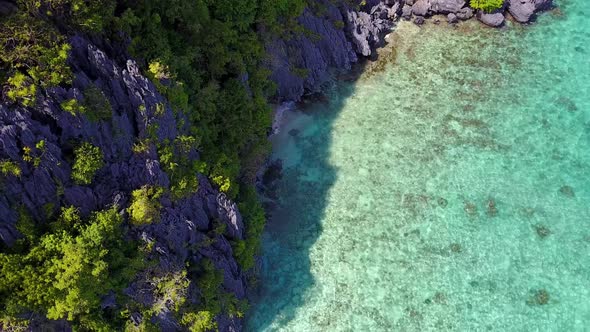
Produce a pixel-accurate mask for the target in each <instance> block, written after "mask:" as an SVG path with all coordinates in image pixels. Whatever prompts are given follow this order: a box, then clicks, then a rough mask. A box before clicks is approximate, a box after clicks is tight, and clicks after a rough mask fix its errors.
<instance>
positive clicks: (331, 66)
mask: <svg viewBox="0 0 590 332" xmlns="http://www.w3.org/2000/svg"><path fill="white" fill-rule="evenodd" d="M318 2H320V3H321V6H322V8H324V10H323V11H322V12H321V13H314V12H313V11H312V10H311V9H306V10H305V12H304V13H303V15H301V16H300V17H299V19H298V22H299V23H300V24H301V25H302V26H303V28H304V29H305V31H306V33H304V34H301V35H299V36H296V37H293V38H290V39H283V38H279V37H277V38H274V39H272V40H270V41H269V42H268V43H267V45H266V51H267V53H268V54H269V58H270V60H269V61H268V64H267V66H268V68H269V69H270V70H271V72H272V75H271V77H270V78H271V79H272V80H273V81H274V82H275V83H276V84H277V87H278V91H277V96H276V100H275V101H276V102H277V103H280V102H284V101H299V100H301V99H302V98H303V97H304V96H306V95H308V94H313V93H315V92H318V91H320V90H321V88H322V85H323V84H325V83H326V82H328V81H329V80H330V79H331V78H332V77H333V76H334V75H333V72H334V71H348V70H350V69H351V68H352V65H353V64H355V63H357V62H358V61H359V60H360V59H363V58H372V57H375V56H376V52H375V50H376V48H378V47H379V46H381V45H383V43H384V39H383V37H384V36H385V35H386V34H387V33H388V32H391V30H392V29H393V28H394V27H395V25H396V23H397V22H398V21H399V20H402V19H403V20H412V21H413V22H414V23H416V24H418V25H420V24H422V23H424V22H425V20H426V19H428V18H431V17H433V16H436V17H437V18H436V20H440V19H439V18H438V17H439V15H446V19H447V22H448V23H449V24H457V23H459V22H460V21H464V20H469V19H474V18H475V19H478V20H479V21H481V22H482V23H483V24H486V25H488V26H491V27H502V26H503V25H504V24H505V21H506V18H507V17H508V16H511V17H513V18H514V20H515V21H517V22H519V23H523V24H526V23H530V22H533V21H534V20H535V17H536V15H537V13H539V12H541V11H544V10H548V9H551V8H552V7H553V1H552V0H505V2H504V5H503V6H502V7H501V8H500V9H499V10H497V11H495V12H492V13H485V12H482V11H475V10H473V9H472V8H471V7H469V5H468V1H465V0H368V1H363V2H364V3H365V4H364V5H360V3H361V1H356V3H359V5H357V6H352V5H350V4H349V2H347V1H339V2H336V3H333V1H328V0H320V1H318Z"/></svg>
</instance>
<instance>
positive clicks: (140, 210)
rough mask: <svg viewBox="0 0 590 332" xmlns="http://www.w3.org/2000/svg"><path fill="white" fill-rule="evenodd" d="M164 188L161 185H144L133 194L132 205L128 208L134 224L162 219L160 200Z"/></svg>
mask: <svg viewBox="0 0 590 332" xmlns="http://www.w3.org/2000/svg"><path fill="white" fill-rule="evenodd" d="M163 192H164V190H163V189H162V188H160V187H151V186H143V187H141V188H140V189H137V190H134V191H133V193H132V194H131V196H132V197H131V205H129V208H128V209H127V212H129V218H130V221H131V223H133V224H134V225H137V226H140V225H146V224H151V223H154V222H158V221H160V207H161V205H160V202H159V198H160V196H162V194H163Z"/></svg>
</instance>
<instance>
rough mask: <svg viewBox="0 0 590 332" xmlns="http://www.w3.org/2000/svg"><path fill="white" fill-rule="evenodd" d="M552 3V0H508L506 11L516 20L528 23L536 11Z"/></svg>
mask: <svg viewBox="0 0 590 332" xmlns="http://www.w3.org/2000/svg"><path fill="white" fill-rule="evenodd" d="M552 5H553V1H552V0H509V1H508V11H509V12H510V15H512V17H514V19H515V20H516V21H518V22H520V23H528V22H530V21H531V20H532V19H534V17H535V14H536V13H537V12H539V11H541V10H547V9H549V8H550V7H551V6H552Z"/></svg>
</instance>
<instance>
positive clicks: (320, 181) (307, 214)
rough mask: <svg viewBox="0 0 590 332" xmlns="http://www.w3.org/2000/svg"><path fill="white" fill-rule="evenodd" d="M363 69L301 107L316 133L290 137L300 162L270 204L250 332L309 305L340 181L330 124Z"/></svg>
mask: <svg viewBox="0 0 590 332" xmlns="http://www.w3.org/2000/svg"><path fill="white" fill-rule="evenodd" d="M365 66H366V62H364V63H359V64H357V65H356V66H355V67H354V68H353V71H352V72H348V73H346V74H343V75H342V76H341V77H340V80H339V82H337V83H335V84H334V86H332V87H331V88H329V89H327V90H328V91H327V92H326V94H325V95H324V96H315V97H312V98H309V99H308V101H307V102H304V103H302V104H301V105H299V106H300V107H298V111H297V112H303V113H305V114H306V115H309V116H311V117H312V122H311V123H312V124H313V126H314V127H316V131H314V133H313V135H309V136H305V137H303V136H304V135H305V133H304V132H303V130H304V129H305V128H303V130H300V131H297V130H292V131H291V132H290V133H289V135H290V137H289V140H291V142H292V143H294V144H295V145H296V146H297V149H298V150H299V151H300V153H301V159H300V160H299V162H298V163H297V164H296V165H294V166H291V167H289V166H288V165H287V166H286V167H285V168H284V169H283V174H282V177H281V179H279V180H277V182H276V186H275V188H274V190H273V191H274V192H273V193H272V194H271V196H274V197H278V200H277V201H278V202H277V203H276V204H269V205H268V206H267V215H268V216H269V220H268V223H267V226H266V231H265V235H264V238H263V254H262V269H261V271H260V279H259V283H258V285H257V286H256V289H255V290H254V291H253V293H254V294H251V297H252V301H251V310H250V312H249V313H248V314H247V316H246V317H247V320H246V324H245V326H246V328H245V330H246V331H256V332H258V331H267V330H270V331H272V330H276V328H275V327H273V328H272V329H271V325H272V324H273V323H274V324H276V325H275V326H277V327H278V328H279V329H280V327H282V326H285V325H286V324H288V323H289V322H290V321H291V320H292V319H293V318H294V317H295V316H296V314H297V311H298V310H299V309H300V308H301V307H303V306H305V298H306V293H307V292H308V291H310V290H311V289H312V287H313V285H314V283H315V281H314V277H313V275H312V274H311V262H310V258H309V254H310V248H311V247H312V246H313V245H314V244H315V242H316V240H317V239H318V237H319V236H320V235H321V233H322V225H321V221H322V219H323V218H324V214H325V209H326V206H327V196H328V192H329V190H330V188H331V187H332V186H333V184H334V183H335V182H336V180H337V178H338V170H337V169H335V168H334V166H332V165H330V162H329V160H328V158H329V157H330V149H331V145H332V126H333V123H334V121H335V119H337V118H338V116H339V114H340V111H341V110H342V108H343V107H344V104H345V102H346V100H347V99H348V98H349V97H350V96H352V95H353V94H354V92H355V82H356V80H357V79H358V77H359V76H360V74H361V73H362V72H363V70H364V68H365ZM300 129H301V128H300ZM310 179H313V181H310ZM318 328H319V326H318Z"/></svg>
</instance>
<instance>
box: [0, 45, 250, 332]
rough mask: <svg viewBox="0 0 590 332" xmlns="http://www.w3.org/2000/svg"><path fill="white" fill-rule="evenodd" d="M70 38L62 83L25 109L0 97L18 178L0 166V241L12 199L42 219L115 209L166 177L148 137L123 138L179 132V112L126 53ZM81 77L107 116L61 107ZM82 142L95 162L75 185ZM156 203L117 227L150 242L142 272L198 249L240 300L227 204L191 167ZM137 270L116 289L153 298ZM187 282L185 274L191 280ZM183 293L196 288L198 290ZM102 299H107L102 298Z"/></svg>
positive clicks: (9, 222) (198, 257)
mask: <svg viewBox="0 0 590 332" xmlns="http://www.w3.org/2000/svg"><path fill="white" fill-rule="evenodd" d="M70 44H71V46H72V51H71V54H70V56H69V59H68V61H69V63H70V65H71V67H72V71H73V73H74V76H75V77H74V80H73V85H72V87H70V88H68V89H65V88H60V87H58V88H53V89H49V90H47V91H45V92H46V93H44V94H39V96H38V97H37V98H38V103H37V105H38V106H36V107H35V108H34V109H31V108H23V107H21V106H18V105H13V104H6V103H0V161H3V160H11V161H14V162H16V163H17V164H18V165H19V167H20V169H21V174H20V176H18V177H17V176H12V175H3V174H0V188H1V190H0V216H2V218H0V241H2V242H3V243H4V244H6V245H11V244H12V243H14V241H15V240H16V239H17V238H18V237H19V236H20V235H19V233H18V231H17V229H16V223H17V221H18V219H19V209H21V207H22V208H23V209H24V210H25V211H27V213H28V214H30V215H31V217H33V218H34V219H35V220H38V221H40V222H47V221H49V219H50V217H49V215H51V214H56V213H58V212H59V209H60V207H62V206H70V205H74V206H76V207H78V209H79V210H80V213H81V214H82V215H83V216H87V215H89V214H90V213H91V212H92V211H96V210H102V209H106V208H108V207H110V206H113V205H114V206H117V207H118V208H119V209H120V211H121V213H125V208H126V207H127V206H128V205H129V201H130V197H131V192H132V191H133V190H134V189H138V188H140V187H142V186H144V185H152V186H161V187H169V185H170V179H169V177H168V175H167V174H166V173H165V172H164V171H163V170H162V167H161V166H160V163H159V161H158V155H157V153H156V148H155V146H153V144H152V143H150V144H152V146H150V148H149V149H148V151H146V152H145V153H135V152H133V145H134V144H135V142H136V141H137V140H139V139H142V138H146V137H148V135H150V132H149V127H152V128H157V130H155V135H156V137H157V139H158V140H160V141H164V140H173V139H174V138H176V137H177V136H178V135H181V134H186V133H184V130H185V129H184V127H182V126H179V121H180V120H183V119H184V115H183V114H182V113H181V112H173V111H172V108H171V107H170V106H169V105H168V102H167V101H166V99H165V98H164V97H163V96H161V95H160V93H159V92H158V90H157V89H156V87H155V86H154V84H153V83H152V82H151V81H150V80H149V79H147V78H146V77H144V76H143V75H142V74H141V72H140V70H139V68H138V66H137V65H136V63H135V62H134V61H132V60H128V61H122V62H121V63H117V62H115V61H113V58H114V57H113V56H111V55H109V54H107V53H106V52H104V51H102V50H101V49H99V48H98V47H97V46H95V45H94V44H92V43H90V42H89V41H88V40H86V39H85V38H82V37H80V36H74V37H73V38H71V40H70ZM90 86H94V87H96V88H97V89H98V90H99V91H101V92H102V93H103V94H104V97H105V98H107V99H108V101H109V103H110V105H111V108H112V117H111V118H110V119H108V120H102V121H91V120H90V119H88V118H87V117H86V116H85V115H81V114H78V115H76V116H74V115H72V114H70V113H68V112H66V111H63V110H62V109H61V107H60V103H61V102H63V101H65V100H68V99H71V98H81V95H82V91H84V90H85V89H87V88H88V87H90ZM157 105H163V112H161V114H157V115H156V114H155V112H156V109H157ZM160 108H161V107H160ZM41 140H43V141H44V142H45V147H44V150H43V151H36V150H35V148H34V147H35V145H36V143H37V142H39V141H41ZM83 141H87V142H90V143H92V144H93V145H95V146H97V147H99V148H100V149H101V151H102V152H103V154H104V162H105V165H104V166H103V167H102V168H101V169H100V170H99V171H98V172H97V174H96V176H95V178H94V181H93V182H92V183H91V184H90V185H84V186H82V185H78V184H76V183H74V182H73V180H72V179H71V173H72V164H71V160H72V151H73V150H74V148H75V147H76V145H77V144H79V143H80V142H83ZM24 146H27V147H32V148H33V153H35V155H36V156H37V155H39V156H40V163H39V165H38V166H35V165H33V164H32V163H30V162H26V161H24V160H23V158H22V147H24ZM187 157H188V158H191V159H193V160H195V159H197V158H198V157H199V153H198V151H196V150H194V149H193V150H192V151H190V152H189V153H188V155H187ZM161 205H162V209H161V211H160V212H161V216H160V221H159V222H156V223H153V224H150V225H145V226H141V227H132V228H130V230H129V232H128V234H126V236H128V237H129V238H134V239H136V240H138V241H140V242H145V243H148V242H149V243H152V244H153V247H154V248H155V251H154V252H153V253H152V254H150V255H151V258H152V259H155V260H156V261H157V262H158V264H157V265H156V266H155V267H153V271H152V272H153V273H152V274H153V275H155V276H158V275H169V274H171V275H173V274H174V273H175V272H177V271H180V270H181V269H184V268H185V264H186V262H190V263H191V264H194V265H198V264H200V263H201V261H202V260H203V259H205V258H208V259H211V260H212V261H213V263H214V265H215V267H216V268H218V269H220V270H221V271H222V272H223V275H224V280H223V287H224V291H226V292H229V293H233V294H234V295H235V296H236V297H237V298H238V299H243V298H244V296H245V288H246V282H245V278H244V277H243V275H242V271H241V270H240V268H239V267H238V264H237V262H236V261H235V259H234V257H233V252H232V247H231V246H230V245H229V240H230V239H231V240H241V239H243V236H244V225H243V222H242V217H241V215H240V212H239V211H238V208H237V206H236V204H235V203H234V202H232V201H231V200H230V199H228V198H227V197H226V196H225V194H223V193H220V192H219V191H218V190H217V189H215V188H214V187H212V186H211V184H210V183H209V181H208V179H207V178H206V177H204V176H201V175H199V189H198V191H197V192H196V193H194V194H191V195H189V196H188V197H185V198H182V199H178V200H172V199H170V198H169V197H163V198H162V199H161ZM219 223H220V224H221V225H224V226H225V227H224V228H223V229H224V231H223V234H218V233H216V232H214V231H213V230H214V229H215V228H216V227H218V224H219ZM141 278H142V276H141V275H139V276H138V279H137V280H136V281H135V282H134V283H132V284H131V285H129V287H128V288H127V289H126V293H127V294H128V295H129V296H130V297H131V298H133V299H135V300H136V301H138V302H139V303H141V304H142V305H145V306H152V305H153V303H154V301H158V300H159V299H156V298H154V296H152V295H149V296H148V295H145V294H144V293H145V290H146V289H150V288H149V287H153V285H151V286H150V283H149V282H146V281H145V280H143V281H142V280H141ZM195 284H196V283H191V285H192V286H191V287H196V286H195ZM147 293H149V292H147ZM188 294H198V290H194V291H192V292H189V293H188ZM190 296H192V297H190ZM190 296H189V299H188V301H189V302H192V303H196V302H197V301H198V299H197V298H194V296H195V295H190ZM103 304H105V305H108V306H113V305H116V303H113V299H112V298H108V297H107V298H105V300H104V302H103ZM167 305H168V304H167ZM170 305H172V304H170ZM157 317H158V318H157V319H158V323H159V324H160V326H161V328H162V329H163V330H175V327H177V326H178V323H177V322H176V321H175V318H174V317H173V315H172V314H171V313H170V312H165V311H163V312H161V313H160V314H159V315H158V316H157ZM139 319H140V318H139ZM217 321H218V325H219V329H220V330H222V331H228V330H232V329H233V330H240V329H241V320H240V319H239V318H237V317H229V316H227V317H226V316H220V317H217Z"/></svg>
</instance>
